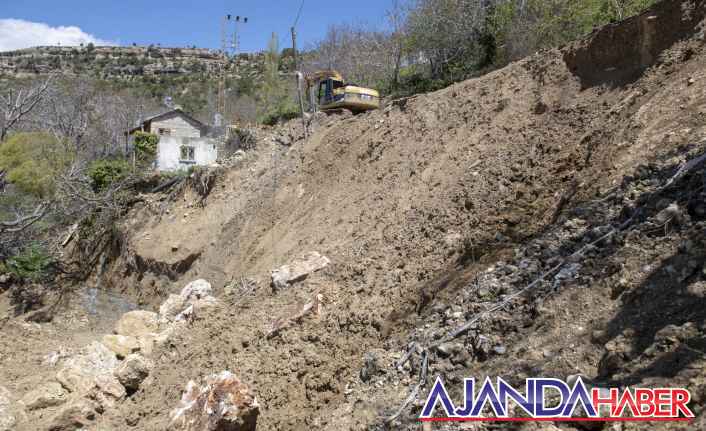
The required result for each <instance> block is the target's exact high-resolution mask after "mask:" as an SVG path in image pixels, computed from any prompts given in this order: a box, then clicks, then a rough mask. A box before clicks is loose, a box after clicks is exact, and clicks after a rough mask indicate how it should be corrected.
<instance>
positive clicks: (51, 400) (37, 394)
mask: <svg viewBox="0 0 706 431" xmlns="http://www.w3.org/2000/svg"><path fill="white" fill-rule="evenodd" d="M65 402H66V392H64V388H62V387H61V385H60V384H59V383H57V382H49V383H45V384H43V385H41V386H39V387H38V388H37V389H34V390H32V391H30V392H27V394H26V395H25V396H24V397H22V404H24V406H25V408H26V409H27V410H39V409H45V408H47V407H53V406H58V405H60V404H63V403H65Z"/></svg>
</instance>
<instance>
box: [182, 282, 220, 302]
mask: <svg viewBox="0 0 706 431" xmlns="http://www.w3.org/2000/svg"><path fill="white" fill-rule="evenodd" d="M211 292H213V289H212V288H211V283H209V282H208V281H206V280H203V279H199V280H194V281H192V282H191V283H189V284H187V285H186V286H184V288H183V289H182V290H181V293H180V296H181V297H182V298H184V300H185V301H188V300H190V299H201V298H205V297H207V296H209V295H211Z"/></svg>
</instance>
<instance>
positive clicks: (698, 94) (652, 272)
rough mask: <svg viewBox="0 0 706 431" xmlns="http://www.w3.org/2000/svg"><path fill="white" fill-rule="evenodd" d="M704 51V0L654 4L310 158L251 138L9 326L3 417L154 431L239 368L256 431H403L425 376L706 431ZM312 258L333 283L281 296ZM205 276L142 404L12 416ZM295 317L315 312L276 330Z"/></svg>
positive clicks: (326, 130) (381, 118)
mask: <svg viewBox="0 0 706 431" xmlns="http://www.w3.org/2000/svg"><path fill="white" fill-rule="evenodd" d="M705 31H706V1H703V0H683V1H677V0H669V1H664V2H661V3H659V4H658V5H656V6H655V7H654V8H653V9H651V10H649V11H647V12H646V13H644V14H642V15H639V16H636V17H632V18H629V19H627V20H625V21H623V22H620V23H616V24H611V25H609V26H606V27H603V28H601V29H598V30H596V31H595V32H593V33H592V34H591V35H589V36H587V37H586V38H584V39H582V40H578V41H576V42H575V43H573V44H571V45H569V46H565V47H562V48H561V49H553V50H547V51H544V52H540V53H537V54H535V55H533V56H531V57H529V58H526V59H523V60H521V61H518V62H514V63H512V64H510V65H509V66H507V67H505V68H503V69H500V70H497V71H495V72H492V73H490V74H487V75H485V76H482V77H480V78H477V79H472V80H468V81H464V82H461V83H458V84H455V85H452V86H450V87H448V88H445V89H442V90H440V91H437V92H433V93H428V94H421V95H417V96H414V97H411V98H406V99H400V100H395V101H392V102H391V103H390V104H389V105H388V106H386V107H385V108H384V109H381V110H379V111H374V112H370V113H366V114H361V115H356V116H352V115H344V114H341V115H330V116H326V115H317V116H315V117H314V118H313V119H312V120H311V133H310V135H309V136H308V137H307V138H304V133H303V131H302V129H301V123H300V122H299V121H292V122H290V123H287V124H285V125H283V126H279V127H277V128H274V129H272V128H263V129H259V130H257V133H256V135H257V138H258V139H257V146H256V148H255V149H254V150H251V151H248V152H246V153H245V154H244V155H243V156H242V157H241V158H239V159H237V160H234V161H233V163H231V164H230V165H229V166H224V167H221V168H219V169H218V170H217V172H216V179H215V183H214V184H212V187H210V186H209V187H207V190H202V192H201V193H198V192H197V191H196V190H195V189H189V188H185V189H183V190H181V191H178V192H176V193H169V192H167V193H163V194H145V195H144V196H142V198H143V199H142V202H141V203H139V204H137V205H136V206H135V207H133V208H132V209H131V210H130V213H129V214H128V215H127V216H126V217H125V219H124V220H123V222H122V224H121V226H120V232H119V234H117V235H116V236H115V238H111V239H110V241H108V242H110V244H111V247H109V248H107V249H106V250H105V252H104V255H103V256H102V258H101V260H100V261H101V265H100V268H97V269H96V272H95V273H94V274H93V277H92V278H91V279H90V280H88V281H87V282H86V283H85V284H81V285H79V286H75V290H74V291H73V292H72V294H71V295H70V296H69V297H68V298H63V299H62V300H63V301H64V302H63V303H62V305H63V306H62V307H61V308H60V309H59V311H58V312H57V313H58V314H57V316H56V317H55V318H54V320H53V321H52V322H50V323H41V324H37V323H31V322H27V321H24V320H22V319H19V318H17V319H9V318H8V319H7V320H6V321H5V323H3V326H2V330H3V334H4V335H5V336H4V337H3V338H2V339H0V359H1V360H2V361H3V366H2V367H0V382H3V386H5V387H6V388H7V390H8V392H9V395H5V396H4V398H5V399H7V400H8V402H7V404H8V405H10V407H8V408H6V409H5V410H6V411H11V412H14V413H13V414H14V417H15V419H16V422H17V429H26V430H30V429H52V426H54V427H55V429H75V427H74V428H71V426H65V427H64V428H56V426H57V423H59V424H60V425H61V426H64V425H65V424H66V423H67V421H63V422H62V420H64V419H66V415H67V413H66V409H67V407H66V406H67V405H69V406H72V407H73V408H74V410H73V411H71V412H69V413H70V414H73V415H74V416H71V418H74V417H78V416H80V421H78V420H77V421H78V423H85V424H87V425H86V427H87V428H88V429H96V430H99V429H100V430H103V429H130V430H155V429H169V427H170V426H169V413H170V412H171V411H172V410H173V409H175V408H176V407H177V405H178V404H179V400H180V398H181V396H182V392H183V391H184V389H185V387H186V384H187V382H188V381H189V380H195V381H199V379H200V378H202V377H203V376H206V375H209V374H212V373H220V372H221V371H223V370H230V371H232V372H233V373H235V374H236V375H237V376H239V377H240V378H241V379H242V380H243V381H244V382H246V383H247V384H248V385H250V386H251V387H252V390H253V392H254V393H255V394H256V396H257V399H258V401H259V403H260V416H259V418H258V425H257V429H259V430H273V431H274V430H282V431H285V430H286V431H289V430H318V429H320V430H373V429H385V427H387V429H394V430H418V429H420V424H419V422H417V421H416V415H418V414H419V409H420V408H421V403H422V402H423V399H424V397H425V396H426V391H427V390H428V389H429V385H428V384H427V385H426V386H424V387H423V388H422V389H421V391H420V392H419V394H418V396H417V397H416V398H414V400H413V401H412V402H410V403H408V404H407V403H405V402H404V401H405V399H407V397H408V395H409V394H410V393H414V390H415V387H417V382H418V381H419V376H420V371H424V372H422V373H421V374H422V375H426V374H428V379H429V381H431V380H433V378H435V377H436V376H437V375H442V376H444V378H445V379H446V380H447V381H449V382H451V383H459V382H461V381H462V379H463V378H464V377H471V376H473V377H476V379H481V378H483V377H485V376H503V377H505V378H507V379H508V381H511V382H519V381H521V380H522V379H524V378H525V377H535V376H545V377H557V378H562V379H565V378H567V377H568V376H570V375H576V374H582V375H585V376H586V377H587V379H588V380H590V381H591V383H592V384H595V385H598V386H601V385H608V384H613V385H619V386H627V385H630V386H640V385H643V386H651V387H661V386H670V387H672V386H685V387H687V388H688V389H689V390H690V391H691V393H692V395H693V401H692V403H691V404H690V406H691V408H692V409H693V410H694V411H695V413H696V414H697V418H696V419H695V420H694V421H693V422H691V423H681V424H680V423H673V424H672V423H665V424H659V425H654V426H653V427H651V428H650V429H689V430H700V429H704V428H706V411H705V410H704V407H705V406H706V358H705V357H704V351H705V349H706V267H705V266H704V265H705V264H706V238H705V237H704V227H706V201H705V200H704V198H705V197H706V196H705V195H704V175H706V172H705V171H704V166H703V163H702V162H703V161H704V159H703V158H702V157H703V156H704V155H705V154H706V72H705V71H706V46H705V44H704V38H705V37H706V36H705V33H704V32H705ZM283 143H285V144H287V145H283ZM690 161H695V162H693V163H689V162H690ZM80 251H81V250H74V253H77V254H78V253H80ZM313 251H316V252H318V253H320V254H321V255H323V256H326V257H327V258H328V259H330V261H331V264H330V265H328V266H327V267H326V268H325V269H322V270H321V271H318V272H314V273H312V274H310V275H309V276H308V277H306V278H304V279H303V280H300V281H298V282H296V283H292V285H291V286H289V287H287V288H285V289H273V288H272V286H271V285H270V283H271V271H272V270H273V269H275V268H278V267H280V266H281V265H283V264H287V263H291V262H293V261H294V260H295V259H297V258H300V257H301V256H303V255H305V254H307V253H309V252H313ZM67 253H68V252H67ZM196 279H205V280H207V281H208V282H210V283H211V284H212V286H213V288H214V291H213V294H214V296H215V297H216V298H217V304H216V305H215V306H212V307H207V306H203V307H202V308H199V307H196V308H195V310H196V311H194V314H193V315H190V317H189V319H188V322H187V323H184V324H183V325H181V326H178V327H177V328H178V329H175V330H174V332H173V333H170V334H169V336H168V339H167V340H165V341H164V343H161V344H160V345H159V347H157V348H155V350H154V351H153V352H151V355H150V356H151V360H152V361H153V362H154V364H153V367H152V368H151V371H150V373H149V377H148V378H147V379H146V380H144V381H143V382H142V384H141V385H140V386H139V388H133V389H134V390H131V391H128V392H127V393H123V394H121V395H120V396H118V397H116V398H117V399H116V400H111V401H110V402H106V400H105V399H103V398H101V396H104V395H105V394H104V392H99V395H98V396H95V394H93V395H92V396H93V398H91V400H90V403H86V401H85V400H83V399H81V400H79V401H80V402H82V403H83V404H81V408H80V409H78V408H77V407H75V406H76V405H75V404H71V403H74V402H77V401H76V399H75V397H76V395H77V393H76V391H74V393H73V394H70V393H66V394H64V396H65V397H66V398H67V399H68V400H69V401H68V402H66V403H64V402H61V403H58V404H57V405H51V406H48V407H45V408H39V409H35V410H27V409H23V407H22V405H21V403H20V400H21V398H22V397H23V396H25V394H27V393H28V392H30V391H31V390H32V389H35V388H36V387H38V386H39V385H41V384H45V383H46V382H48V381H53V380H54V376H55V375H56V373H57V368H60V367H61V366H62V363H65V362H67V361H69V360H70V359H71V358H72V357H75V355H76V352H77V351H78V350H79V349H80V348H81V347H82V346H84V345H87V344H89V343H90V342H92V341H97V340H100V339H101V337H103V334H106V333H109V332H111V329H112V328H113V327H114V325H115V322H116V321H117V320H118V318H119V317H120V315H121V314H122V312H123V311H125V310H127V309H131V308H135V307H139V308H141V309H145V310H151V311H158V310H159V308H160V304H163V303H164V301H165V300H168V298H169V295H170V294H175V293H178V292H180V291H181V290H182V288H183V287H184V286H186V285H187V284H188V283H190V282H192V281H193V280H196ZM248 280H249V281H248ZM91 289H97V290H99V291H101V292H107V293H103V294H102V295H105V296H103V297H101V298H102V299H99V300H98V301H97V302H98V304H99V306H100V307H102V308H99V310H98V312H95V310H93V312H92V311H91V308H90V307H89V306H87V305H86V304H95V302H96V301H88V300H87V299H86V298H94V296H95V295H97V293H95V291H94V290H91ZM91 295H94V296H91ZM317 295H321V296H320V297H318V296H317ZM307 303H309V304H310V305H311V304H314V305H315V307H316V309H318V308H320V313H318V314H317V313H316V312H312V313H311V314H309V315H303V317H299V318H297V319H294V320H292V321H291V322H288V319H290V318H292V317H295V316H297V313H299V312H300V310H302V307H304V306H305V304H307ZM283 322H288V323H290V325H289V326H286V325H284V323H283ZM165 337H166V336H165ZM47 357H50V358H51V357H55V358H57V359H56V360H49V361H47V359H46V358H47ZM27 364H31V365H32V367H31V369H30V367H28V366H27ZM395 365H398V367H396V366H395ZM426 365H428V367H427V366H426ZM427 371H428V373H427ZM456 389H458V391H460V386H459V387H457V388H456ZM60 390H61V391H62V393H63V392H66V391H65V389H61V388H60ZM458 391H457V392H458ZM0 395H2V393H1V392H0ZM72 397H73V398H72ZM2 398H3V397H0V400H1V399H2ZM89 398H90V397H89ZM400 406H402V407H403V408H401V409H399V408H400ZM77 409H78V410H77ZM398 409H399V414H397V413H398ZM1 410H2V403H0V411H1ZM86 410H87V411H86ZM77 412H78V413H77ZM62 415H63V416H62ZM393 416H394V417H393ZM57 418H58V419H57ZM386 418H388V419H389V420H386ZM57 421H59V422H57ZM68 422H70V421H68ZM591 425H595V428H594V429H621V430H637V429H644V428H640V425H639V424H632V423H624V424H618V425H619V428H615V427H613V428H611V427H612V425H605V426H604V424H601V423H597V424H591ZM513 426H514V425H513ZM577 427H578V425H576V424H566V423H563V424H559V423H557V424H551V423H546V424H542V425H541V426H539V425H535V424H531V423H530V424H526V425H524V426H522V427H514V428H513V427H508V428H507V429H526V430H535V429H536V430H539V429H541V430H556V429H562V430H567V429H576V428H577ZM490 428H491V426H487V427H486V428H484V427H483V426H481V425H476V424H473V427H471V428H468V429H490ZM433 429H440V430H441V429H449V430H451V429H466V428H460V427H458V426H456V425H453V426H452V425H450V424H449V425H445V424H439V425H436V424H435V425H434V428H433ZM492 429H498V428H497V427H495V428H492ZM579 429H582V428H579Z"/></svg>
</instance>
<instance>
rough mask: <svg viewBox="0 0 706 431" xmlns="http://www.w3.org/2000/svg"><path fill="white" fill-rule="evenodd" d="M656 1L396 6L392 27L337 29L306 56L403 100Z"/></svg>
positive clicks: (416, 0)
mask: <svg viewBox="0 0 706 431" xmlns="http://www.w3.org/2000/svg"><path fill="white" fill-rule="evenodd" d="M655 1H656V0H488V1H477V0H408V1H393V2H392V9H391V10H389V11H388V13H387V18H388V25H387V28H386V29H383V30H370V29H369V28H367V27H365V26H363V25H352V24H339V25H334V26H332V27H330V29H329V31H328V34H327V35H326V37H325V38H324V39H323V40H321V41H320V42H319V43H318V44H317V46H316V49H314V50H313V51H312V52H310V53H308V54H306V55H304V56H303V57H305V58H307V60H308V63H310V64H311V66H312V67H311V68H312V69H324V68H325V69H328V68H333V69H337V70H339V71H340V72H341V73H342V74H343V76H344V77H345V78H346V79H347V80H348V81H352V82H356V83H359V84H362V85H366V86H373V87H375V88H377V89H378V90H380V91H381V92H382V93H383V94H387V95H392V96H393V97H396V96H404V95H410V94H414V93H418V92H424V91H431V90H435V89H438V88H441V87H444V86H447V85H449V84H450V83H452V82H457V81H460V80H464V79H467V78H470V77H473V76H477V75H479V74H482V73H486V72H488V71H491V70H494V69H497V68H500V67H503V66H505V65H506V64H507V63H508V62H510V61H514V60H517V59H519V58H522V57H525V56H527V55H531V54H532V53H534V52H536V51H538V50H541V49H544V48H549V47H554V46H559V45H562V44H564V43H567V42H569V41H571V40H574V39H576V38H578V37H581V36H583V35H586V34H588V33H590V32H591V30H592V29H593V28H595V27H598V26H602V25H604V24H608V23H610V22H614V21H619V20H621V19H624V18H627V17H629V16H632V15H635V14H637V13H639V12H641V11H643V10H644V9H646V8H648V7H649V6H651V5H652V4H654V3H655Z"/></svg>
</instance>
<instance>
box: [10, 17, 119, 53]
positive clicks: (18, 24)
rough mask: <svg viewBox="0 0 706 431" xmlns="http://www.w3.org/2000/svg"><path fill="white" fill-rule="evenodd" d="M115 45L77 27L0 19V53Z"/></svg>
mask: <svg viewBox="0 0 706 431" xmlns="http://www.w3.org/2000/svg"><path fill="white" fill-rule="evenodd" d="M82 43H84V44H87V43H93V44H94V45H115V43H114V42H109V41H106V40H101V39H98V38H97V37H95V36H93V35H92V34H88V33H85V32H84V31H83V30H81V29H80V28H78V27H75V26H69V27H63V26H61V27H50V26H48V25H47V24H44V23H41V22H31V21H25V20H22V19H12V18H10V19H0V51H11V50H14V49H21V48H29V47H33V46H45V45H50V46H56V45H59V44H61V45H62V46H77V45H80V44H82Z"/></svg>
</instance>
